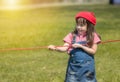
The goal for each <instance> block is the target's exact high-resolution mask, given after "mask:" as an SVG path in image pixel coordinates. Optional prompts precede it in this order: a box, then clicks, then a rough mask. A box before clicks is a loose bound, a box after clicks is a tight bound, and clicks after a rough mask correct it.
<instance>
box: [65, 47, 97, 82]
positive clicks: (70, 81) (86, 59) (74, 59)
mask: <svg viewBox="0 0 120 82" xmlns="http://www.w3.org/2000/svg"><path fill="white" fill-rule="evenodd" d="M65 82H97V81H96V77H95V67H94V57H93V56H92V55H90V54H88V53H86V52H85V51H84V50H82V49H78V48H76V49H73V50H72V51H71V52H70V58H69V61H68V66H67V71H66V78H65Z"/></svg>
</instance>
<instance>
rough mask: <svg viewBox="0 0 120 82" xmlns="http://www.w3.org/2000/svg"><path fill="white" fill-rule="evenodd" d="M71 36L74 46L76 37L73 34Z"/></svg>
mask: <svg viewBox="0 0 120 82" xmlns="http://www.w3.org/2000/svg"><path fill="white" fill-rule="evenodd" d="M72 35H73V37H72V44H74V43H75V42H76V35H75V34H74V33H73V34H72Z"/></svg>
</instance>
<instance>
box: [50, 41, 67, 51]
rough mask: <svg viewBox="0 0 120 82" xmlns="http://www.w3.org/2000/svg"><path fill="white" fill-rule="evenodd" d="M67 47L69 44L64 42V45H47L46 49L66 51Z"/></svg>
mask: <svg viewBox="0 0 120 82" xmlns="http://www.w3.org/2000/svg"><path fill="white" fill-rule="evenodd" d="M68 48H69V44H68V43H64V45H63V46H62V47H56V46H54V45H49V46H48V49H50V50H56V51H60V52H65V51H67V49H68Z"/></svg>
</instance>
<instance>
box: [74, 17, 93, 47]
mask: <svg viewBox="0 0 120 82" xmlns="http://www.w3.org/2000/svg"><path fill="white" fill-rule="evenodd" d="M76 24H77V25H80V26H84V25H86V24H87V31H86V39H87V44H88V45H89V47H92V45H93V40H94V32H95V28H94V24H92V23H91V22H89V21H88V20H86V19H85V18H78V19H76ZM72 34H78V31H77V29H76V27H75V29H74V31H73V32H72Z"/></svg>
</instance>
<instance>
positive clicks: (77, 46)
mask: <svg viewBox="0 0 120 82" xmlns="http://www.w3.org/2000/svg"><path fill="white" fill-rule="evenodd" d="M72 47H73V48H82V49H83V50H84V51H86V52H87V53H89V54H95V53H96V51H97V44H93V45H92V47H91V48H89V47H87V46H83V45H81V44H77V43H75V44H73V45H72Z"/></svg>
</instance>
